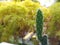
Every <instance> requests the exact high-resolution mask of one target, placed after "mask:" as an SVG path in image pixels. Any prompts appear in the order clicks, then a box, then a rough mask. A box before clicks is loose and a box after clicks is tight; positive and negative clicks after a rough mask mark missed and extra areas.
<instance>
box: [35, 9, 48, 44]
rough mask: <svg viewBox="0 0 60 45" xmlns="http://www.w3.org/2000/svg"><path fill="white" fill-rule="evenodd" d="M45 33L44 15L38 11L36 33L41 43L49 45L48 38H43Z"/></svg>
mask: <svg viewBox="0 0 60 45" xmlns="http://www.w3.org/2000/svg"><path fill="white" fill-rule="evenodd" d="M42 31H43V14H42V12H41V10H38V12H37V16H36V33H37V37H38V39H39V41H40V42H41V44H42V45H47V36H42Z"/></svg>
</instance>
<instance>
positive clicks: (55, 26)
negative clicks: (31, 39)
mask: <svg viewBox="0 0 60 45" xmlns="http://www.w3.org/2000/svg"><path fill="white" fill-rule="evenodd" d="M49 9H50V13H51V19H50V21H49V23H48V26H49V27H48V30H47V32H48V34H49V35H50V36H60V35H59V34H60V3H59V2H57V3H55V4H53V5H52V6H51V7H50V8H49ZM57 32H59V33H57Z"/></svg>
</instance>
